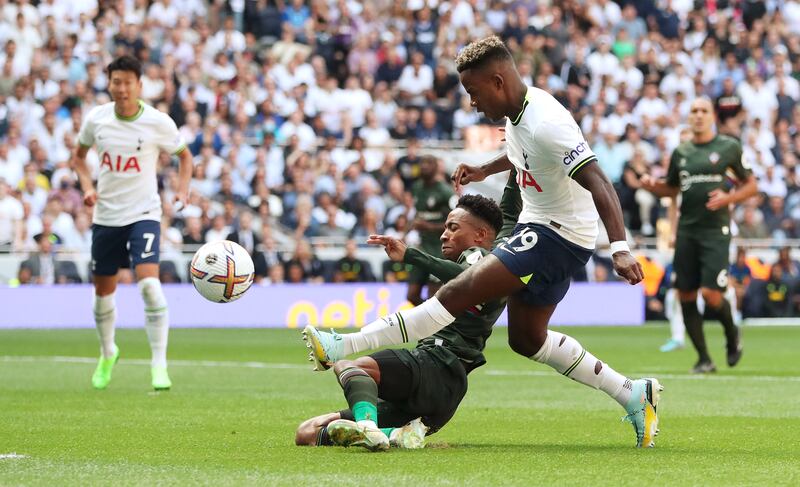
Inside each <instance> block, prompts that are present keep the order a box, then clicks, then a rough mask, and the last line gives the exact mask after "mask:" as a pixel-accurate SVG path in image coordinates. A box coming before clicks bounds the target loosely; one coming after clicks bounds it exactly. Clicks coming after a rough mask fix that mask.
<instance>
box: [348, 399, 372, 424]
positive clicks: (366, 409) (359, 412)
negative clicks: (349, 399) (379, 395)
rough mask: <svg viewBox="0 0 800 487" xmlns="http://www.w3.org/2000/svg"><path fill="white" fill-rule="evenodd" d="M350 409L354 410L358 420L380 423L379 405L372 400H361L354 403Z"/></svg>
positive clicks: (354, 415)
mask: <svg viewBox="0 0 800 487" xmlns="http://www.w3.org/2000/svg"><path fill="white" fill-rule="evenodd" d="M350 410H351V411H353V417H354V418H355V420H356V422H358V421H364V420H367V421H374V422H375V423H376V424H377V423H378V407H377V406H376V405H375V404H372V403H371V402H367V401H359V402H357V403H355V404H353V406H352V407H351V408H350Z"/></svg>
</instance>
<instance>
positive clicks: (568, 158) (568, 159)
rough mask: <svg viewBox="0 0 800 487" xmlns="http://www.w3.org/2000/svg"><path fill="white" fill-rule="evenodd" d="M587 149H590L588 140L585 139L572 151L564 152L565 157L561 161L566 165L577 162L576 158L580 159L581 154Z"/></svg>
mask: <svg viewBox="0 0 800 487" xmlns="http://www.w3.org/2000/svg"><path fill="white" fill-rule="evenodd" d="M587 149H589V145H588V144H587V143H586V141H583V142H581V143H580V144H578V145H576V146H575V148H574V149H572V150H571V151H569V152H564V159H562V160H561V162H563V163H564V165H565V166H569V165H570V164H572V163H573V162H575V160H576V159H578V157H579V156H580V155H581V154H583V153H584V152H586V150H587Z"/></svg>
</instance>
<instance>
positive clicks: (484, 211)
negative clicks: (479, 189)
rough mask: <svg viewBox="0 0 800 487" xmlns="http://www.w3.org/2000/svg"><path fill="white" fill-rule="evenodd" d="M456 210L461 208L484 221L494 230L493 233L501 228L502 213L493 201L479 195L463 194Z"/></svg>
mask: <svg viewBox="0 0 800 487" xmlns="http://www.w3.org/2000/svg"><path fill="white" fill-rule="evenodd" d="M456 208H463V209H465V210H467V211H468V212H470V213H472V214H473V215H475V216H476V217H478V218H480V219H481V220H483V221H485V222H486V223H488V224H489V226H491V227H492V228H494V231H495V233H496V232H499V231H500V229H501V228H503V212H501V211H500V207H499V206H497V203H495V202H494V200H493V199H490V198H487V197H485V196H481V195H479V194H465V195H464V196H462V197H461V198H459V199H458V204H457V205H456Z"/></svg>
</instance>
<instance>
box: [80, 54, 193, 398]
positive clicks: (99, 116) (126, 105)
mask: <svg viewBox="0 0 800 487" xmlns="http://www.w3.org/2000/svg"><path fill="white" fill-rule="evenodd" d="M141 75H142V65H141V63H140V62H139V61H138V60H137V59H136V58H134V57H131V56H122V57H120V58H117V59H116V60H114V61H113V62H112V63H111V64H109V65H108V91H109V92H110V93H111V98H112V99H113V100H114V101H113V102H111V103H106V104H104V105H100V106H97V107H95V108H93V109H92V110H91V111H90V112H89V113H88V114H87V115H86V119H85V120H84V121H83V126H82V127H81V130H80V133H79V134H78V147H77V149H76V150H75V155H74V159H73V164H74V166H73V167H74V169H75V171H76V172H77V173H78V177H79V178H80V183H81V188H82V189H83V201H84V204H86V205H87V206H90V207H94V216H93V218H92V274H93V276H94V320H95V325H96V326H97V334H98V336H99V338H100V360H99V361H98V363H97V368H96V369H95V371H94V375H93V376H92V385H93V386H94V387H95V388H96V389H105V388H106V387H107V386H108V383H109V382H110V381H111V371H112V369H113V368H114V364H115V363H116V362H117V360H118V359H119V348H117V345H116V344H115V343H114V321H115V319H116V305H115V303H114V292H115V291H116V288H117V271H118V270H119V268H120V267H128V266H130V265H131V263H132V264H133V268H134V272H135V275H136V281H137V283H138V286H139V292H140V293H141V295H142V299H143V300H144V311H145V316H146V323H145V329H146V330H147V339H148V341H149V342H150V350H151V351H152V362H151V364H152V368H151V372H152V384H153V388H154V389H156V390H166V389H169V388H170V387H171V386H172V383H171V382H170V379H169V375H168V374H167V335H168V333H169V320H168V314H167V301H166V299H165V297H164V292H163V291H162V289H161V282H160V281H159V280H158V259H159V241H160V239H161V224H160V221H161V198H160V196H159V194H158V184H157V180H156V170H157V168H158V156H159V152H160V151H164V152H168V153H170V154H173V155H177V156H178V157H179V158H180V168H179V176H178V179H179V183H178V192H177V193H176V194H175V202H176V203H178V202H180V203H185V202H186V200H187V196H188V192H189V182H190V180H191V177H192V156H191V154H190V153H189V151H188V150H186V144H184V142H183V138H182V137H181V135H180V133H179V132H178V128H177V127H176V126H175V122H173V121H172V119H171V118H169V116H168V115H166V114H164V113H162V112H160V111H158V110H156V109H155V108H153V107H151V106H149V105H146V104H144V103H143V102H142V101H141V100H139V94H140V93H141V90H142V82H141V79H140V78H141ZM92 146H94V147H95V148H96V149H97V152H98V154H99V155H100V171H99V174H98V177H97V189H95V186H94V182H93V181H92V176H91V174H90V172H89V168H88V167H87V165H86V153H87V152H88V151H89V149H90V148H91V147H92Z"/></svg>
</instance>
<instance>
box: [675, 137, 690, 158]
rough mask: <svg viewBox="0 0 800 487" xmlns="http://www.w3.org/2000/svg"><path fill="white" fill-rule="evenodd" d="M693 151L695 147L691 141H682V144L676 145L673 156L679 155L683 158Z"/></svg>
mask: <svg viewBox="0 0 800 487" xmlns="http://www.w3.org/2000/svg"><path fill="white" fill-rule="evenodd" d="M694 149H695V145H694V144H693V143H692V141H691V140H687V141H684V142H681V143H680V144H678V147H676V148H675V154H679V155H682V156H685V155H687V154H690V153H691V152H692V151H694Z"/></svg>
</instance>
